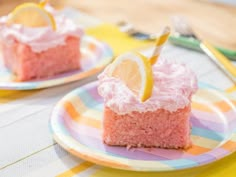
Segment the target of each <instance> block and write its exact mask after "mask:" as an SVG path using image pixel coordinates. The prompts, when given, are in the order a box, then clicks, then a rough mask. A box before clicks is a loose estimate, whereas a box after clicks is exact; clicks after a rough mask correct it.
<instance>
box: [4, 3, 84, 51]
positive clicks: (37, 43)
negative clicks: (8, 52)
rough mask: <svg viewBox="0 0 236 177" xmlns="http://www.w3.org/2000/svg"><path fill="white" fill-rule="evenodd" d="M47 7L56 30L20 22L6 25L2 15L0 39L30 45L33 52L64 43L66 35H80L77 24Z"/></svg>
mask: <svg viewBox="0 0 236 177" xmlns="http://www.w3.org/2000/svg"><path fill="white" fill-rule="evenodd" d="M47 8H48V9H49V11H52V13H53V16H54V18H55V21H56V26H57V30H56V31H54V30H53V29H52V28H51V27H50V26H49V27H38V28H30V27H25V26H23V25H20V24H12V25H8V24H7V23H6V22H7V19H8V16H3V17H1V18H0V40H1V41H3V42H5V43H6V42H7V43H13V42H15V41H18V42H21V43H23V44H26V45H28V46H30V48H31V50H32V51H34V52H42V51H45V50H47V49H49V48H53V47H56V46H57V45H65V40H66V38H67V37H68V36H75V37H81V35H82V34H83V30H82V29H81V28H80V27H79V26H78V25H76V24H75V23H73V22H72V21H71V20H70V19H68V18H65V17H64V16H63V15H60V14H58V13H57V12H56V11H53V9H52V8H51V7H47Z"/></svg>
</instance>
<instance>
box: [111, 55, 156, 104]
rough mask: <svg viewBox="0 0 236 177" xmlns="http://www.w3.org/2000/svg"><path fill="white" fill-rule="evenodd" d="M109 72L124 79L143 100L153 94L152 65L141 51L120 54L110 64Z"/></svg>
mask: <svg viewBox="0 0 236 177" xmlns="http://www.w3.org/2000/svg"><path fill="white" fill-rule="evenodd" d="M109 74H110V76H112V77H115V78H119V79H120V80H122V81H123V82H124V83H125V84H126V86H127V87H128V88H129V89H130V90H131V91H132V92H133V93H134V94H135V95H136V96H137V97H139V99H140V100H141V101H145V100H147V99H148V98H149V97H150V96H151V95H152V88H153V75H152V66H151V63H150V62H149V59H147V58H146V57H144V56H143V55H141V54H139V53H126V54H123V55H120V56H118V57H117V58H116V59H115V61H114V62H113V63H112V64H111V65H110V68H109Z"/></svg>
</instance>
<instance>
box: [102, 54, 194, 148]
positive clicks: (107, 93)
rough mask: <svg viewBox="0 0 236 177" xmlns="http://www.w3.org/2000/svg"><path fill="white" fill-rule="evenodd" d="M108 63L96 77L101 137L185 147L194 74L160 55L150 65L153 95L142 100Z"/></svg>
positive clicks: (135, 143) (132, 144)
mask: <svg viewBox="0 0 236 177" xmlns="http://www.w3.org/2000/svg"><path fill="white" fill-rule="evenodd" d="M109 67H110V66H108V67H107V68H106V69H105V70H104V72H103V73H101V74H100V75H99V76H98V78H99V86H98V93H99V94H100V95H101V96H102V97H103V99H104V106H105V108H104V117H103V141H104V142H105V143H106V144H108V145H115V146H127V147H161V148H183V149H185V148H188V147H190V146H191V139H190V131H191V130H190V121H189V117H190V112H191V106H190V105H191V97H192V94H193V93H195V92H196V90H197V80H196V76H195V74H194V73H193V72H192V71H191V70H190V69H188V68H187V67H186V66H185V65H182V64H177V63H171V62H168V61H165V60H163V59H159V61H158V63H157V64H155V65H153V77H154V86H153V92H152V96H151V97H150V98H149V99H148V100H146V101H145V102H141V101H140V100H139V99H138V98H137V97H136V96H135V95H134V94H133V92H132V91H130V90H129V88H128V87H127V86H126V85H125V84H124V83H123V82H122V81H121V80H119V79H117V78H113V77H110V76H109V75H108V74H107V72H108V71H109Z"/></svg>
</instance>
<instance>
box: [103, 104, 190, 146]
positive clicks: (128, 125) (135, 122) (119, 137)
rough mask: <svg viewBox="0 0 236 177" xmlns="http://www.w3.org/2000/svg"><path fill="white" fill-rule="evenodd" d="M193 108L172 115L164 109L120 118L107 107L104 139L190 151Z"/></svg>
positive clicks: (119, 144)
mask: <svg viewBox="0 0 236 177" xmlns="http://www.w3.org/2000/svg"><path fill="white" fill-rule="evenodd" d="M189 114H190V105H189V106H187V107H185V108H183V109H178V110H177V111H175V112H169V111H167V110H164V109H158V110H156V111H147V112H143V113H140V112H132V113H130V114H124V115H119V114H117V113H115V112H114V111H112V110H111V109H109V108H107V107H106V108H105V111H104V121H103V127H104V129H103V140H104V142H105V143H106V144H109V145H116V146H127V147H162V148H176V149H177V148H188V147H190V146H191V141H190V124H189Z"/></svg>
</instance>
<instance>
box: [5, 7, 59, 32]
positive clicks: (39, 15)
mask: <svg viewBox="0 0 236 177" xmlns="http://www.w3.org/2000/svg"><path fill="white" fill-rule="evenodd" d="M8 23H9V24H22V25H24V26H27V27H44V26H51V27H52V29H54V30H56V23H55V20H54V18H53V16H52V15H51V14H50V13H49V12H47V11H46V10H45V9H44V8H43V6H41V5H40V4H35V3H24V4H21V5H19V6H17V7H16V8H15V9H14V10H13V11H12V12H11V14H10V15H9V19H8Z"/></svg>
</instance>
